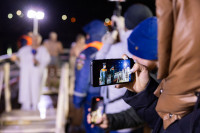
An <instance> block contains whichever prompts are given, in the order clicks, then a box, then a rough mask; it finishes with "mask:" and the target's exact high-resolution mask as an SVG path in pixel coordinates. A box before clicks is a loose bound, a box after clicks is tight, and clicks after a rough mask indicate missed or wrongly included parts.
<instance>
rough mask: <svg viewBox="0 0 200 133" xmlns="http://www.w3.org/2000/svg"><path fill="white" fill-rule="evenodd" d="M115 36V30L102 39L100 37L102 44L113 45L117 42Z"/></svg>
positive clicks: (116, 33)
mask: <svg viewBox="0 0 200 133" xmlns="http://www.w3.org/2000/svg"><path fill="white" fill-rule="evenodd" d="M117 35H118V32H117V31H116V30H114V31H112V32H107V33H106V34H105V35H104V36H103V37H102V43H103V44H113V43H115V41H116V40H117Z"/></svg>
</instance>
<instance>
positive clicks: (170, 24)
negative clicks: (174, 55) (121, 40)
mask: <svg viewBox="0 0 200 133" xmlns="http://www.w3.org/2000/svg"><path fill="white" fill-rule="evenodd" d="M173 1H174V0H156V14H157V18H158V60H159V70H158V79H163V78H164V77H166V76H167V75H168V69H169V62H170V57H171V56H170V55H171V47H172V37H173V29H174V21H175V20H174V18H175V17H174V14H173Z"/></svg>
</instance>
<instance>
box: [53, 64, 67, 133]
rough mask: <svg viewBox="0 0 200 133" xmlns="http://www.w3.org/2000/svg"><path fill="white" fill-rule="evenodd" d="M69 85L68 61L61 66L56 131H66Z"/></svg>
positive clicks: (59, 132) (61, 132)
mask: <svg viewBox="0 0 200 133" xmlns="http://www.w3.org/2000/svg"><path fill="white" fill-rule="evenodd" d="M68 85H69V64H68V63H66V64H64V65H63V67H62V68H61V77H60V86H59V93H58V104H57V115H56V133H64V126H65V119H66V115H68V111H69V94H68V93H69V92H68Z"/></svg>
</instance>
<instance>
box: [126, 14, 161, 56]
mask: <svg viewBox="0 0 200 133" xmlns="http://www.w3.org/2000/svg"><path fill="white" fill-rule="evenodd" d="M157 44H158V40H157V18H156V17H151V18H148V19H145V20H144V21H142V22H141V23H140V24H139V25H138V26H137V27H135V29H134V30H133V32H132V33H131V35H130V36H129V38H128V50H129V52H130V53H132V54H133V55H135V56H137V57H140V58H143V59H147V60H157V59H158V52H157V49H158V46H157Z"/></svg>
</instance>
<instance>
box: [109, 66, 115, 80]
mask: <svg viewBox="0 0 200 133" xmlns="http://www.w3.org/2000/svg"><path fill="white" fill-rule="evenodd" d="M110 74H111V83H114V75H115V68H114V66H112V67H111V68H110Z"/></svg>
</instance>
